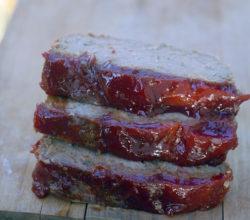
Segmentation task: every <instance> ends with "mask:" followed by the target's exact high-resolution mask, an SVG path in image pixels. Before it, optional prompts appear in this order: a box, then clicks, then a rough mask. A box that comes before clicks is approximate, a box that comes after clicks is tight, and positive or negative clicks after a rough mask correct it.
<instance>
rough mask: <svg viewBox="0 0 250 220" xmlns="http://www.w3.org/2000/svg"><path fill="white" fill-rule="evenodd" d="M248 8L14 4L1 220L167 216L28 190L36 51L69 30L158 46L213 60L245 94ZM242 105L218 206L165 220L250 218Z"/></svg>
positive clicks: (154, 219)
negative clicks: (229, 176)
mask: <svg viewBox="0 0 250 220" xmlns="http://www.w3.org/2000/svg"><path fill="white" fill-rule="evenodd" d="M249 11H250V1H249V0H237V1H236V0H209V1H208V0H185V1H184V0H162V1H160V0H158V1H157V0H155V1H150V0H147V1H143V0H126V1H124V0H120V1H118V0H117V1H108V0H81V1H80V0H75V1H70V0H43V1H34V0H23V1H22V0H20V1H19V5H18V7H17V10H16V12H15V13H14V17H13V19H12V21H11V22H10V25H9V27H8V31H7V34H6V36H5V38H4V40H3V42H2V44H1V45H0V176H1V178H0V192H1V196H0V210H1V211H0V217H1V219H21V218H25V219H58V218H57V217H52V216H66V217H68V218H78V219H84V218H85V219H88V220H96V219H132V220H133V219H146V220H161V219H168V217H165V216H160V215H151V214H148V213H145V212H138V211H132V210H123V209H116V208H106V209H105V208H100V207H97V206H95V205H90V204H88V205H85V204H73V203H69V202H65V201H60V200H57V199H56V198H53V197H48V198H46V199H44V200H39V199H37V198H36V197H35V196H34V195H33V194H32V193H31V191H30V187H31V172H32V169H33V167H34V163H35V159H34V158H33V155H31V154H30V153H29V150H30V146H31V144H33V143H34V142H35V141H36V140H37V139H38V137H39V136H40V135H39V134H36V133H35V132H34V130H33V128H32V116H33V112H34V109H35V105H36V103H38V102H40V101H41V100H43V99H44V97H45V95H44V93H43V92H42V90H41V89H40V87H39V86H38V83H39V80H40V75H41V68H42V63H43V60H42V57H41V52H42V51H44V50H46V49H48V48H49V45H50V44H51V42H52V41H53V40H54V39H56V38H58V37H60V36H62V35H65V34H68V33H75V32H80V33H88V32H93V33H101V34H109V35H113V36H116V37H122V38H131V39H137V40H141V41H145V42H153V43H159V42H165V43H168V44H173V45H176V46H178V47H182V48H187V49H196V50H199V51H202V52H206V53H209V54H213V55H217V56H218V57H220V58H221V59H222V61H223V62H224V63H226V64H228V65H229V66H230V67H231V69H232V70H233V72H234V74H235V78H236V82H237V86H238V87H239V88H240V89H241V90H242V91H243V92H247V91H248V92H250V89H249V88H248V87H249V86H248V85H249V84H250V43H249V36H250V17H249ZM249 107H250V104H249V103H246V104H244V105H243V106H242V108H241V111H240V112H239V116H238V121H239V129H238V134H239V148H238V149H237V150H235V151H233V152H230V155H229V159H228V161H229V162H230V164H231V166H232V168H233V171H234V182H233V186H232V188H231V192H230V193H229V194H228V196H227V197H226V200H225V202H224V204H223V205H221V206H219V207H217V208H215V209H213V210H210V211H206V212H194V213H191V214H185V215H179V216H177V217H174V218H171V219H174V220H190V219H194V220H196V219H197V220H198V219H203V220H208V219H213V220H217V219H218V220H221V219H227V220H234V219H238V220H246V219H249V216H250V188H249V185H250V173H249V155H250V148H249V144H250V131H249V129H248V124H250V111H249V110H248V109H250V108H249ZM4 211H5V212H4ZM6 211H9V212H6ZM13 212H16V213H13ZM29 213H35V214H29ZM49 216H50V217H49Z"/></svg>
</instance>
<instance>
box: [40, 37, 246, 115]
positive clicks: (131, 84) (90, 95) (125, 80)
mask: <svg viewBox="0 0 250 220" xmlns="http://www.w3.org/2000/svg"><path fill="white" fill-rule="evenodd" d="M99 41H100V42H99ZM113 41H114V42H115V43H114V45H112V44H111V43H112V38H95V37H88V38H87V39H86V38H85V37H81V36H69V37H68V38H64V39H62V40H58V41H57V42H56V43H55V45H54V46H53V47H52V49H51V50H49V51H48V52H46V53H44V58H45V63H44V68H43V73H42V81H41V84H40V85H41V87H42V89H43V90H44V91H45V92H46V93H47V94H48V95H52V96H62V97H68V98H72V99H74V100H77V101H81V102H88V103H92V104H98V105H105V106H111V107H115V108H118V109H121V110H125V111H127V112H132V113H136V114H140V115H148V116H153V115H157V114H160V113H164V112H171V111H172V112H173V111H175V112H182V113H184V114H187V115H189V116H193V117H200V116H206V115H211V114H215V115H222V116H224V115H235V114H236V113H237V111H238V107H239V105H240V104H241V103H242V102H243V101H246V100H248V99H249V98H250V96H249V95H240V94H239V93H238V91H237V90H236V88H235V86H234V84H233V83H232V82H231V78H230V76H229V75H230V74H229V73H228V72H227V69H226V68H223V67H222V66H221V65H220V64H218V62H217V61H214V60H213V58H211V57H207V56H204V55H201V54H198V53H197V54H196V53H188V52H186V53H184V52H181V51H179V50H176V49H173V48H172V47H166V48H165V47H163V48H160V49H158V50H157V49H155V50H153V49H152V47H149V46H146V47H145V50H142V51H140V47H138V46H137V47H136V46H135V45H137V44H136V43H128V44H126V41H122V40H121V41H119V40H113ZM105 42H106V43H105ZM108 42H109V43H108ZM98 43H102V44H103V46H102V47H101V46H100V45H99V46H96V45H98ZM121 44H124V45H126V48H128V47H129V46H131V47H132V46H134V48H131V50H133V51H134V52H135V53H136V50H137V53H136V55H133V53H132V52H133V51H132V52H130V53H129V52H126V50H125V49H124V48H123V46H121ZM105 46H107V47H108V48H109V47H111V48H113V50H109V49H107V48H105V49H104V47H105ZM141 46H142V45H141ZM78 47H80V49H78ZM124 47H125V46H124ZM72 48H73V49H72ZM164 48H165V49H164ZM113 51H115V52H113ZM124 51H125V52H124ZM139 51H140V52H139ZM146 52H147V55H148V57H146V54H145V53H146ZM150 54H153V56H155V57H156V58H157V57H159V59H160V60H161V68H160V67H159V65H156V64H155V68H154V62H151V63H150V64H149V58H150V56H152V55H150ZM165 54H168V55H165ZM125 55H126V57H125ZM123 56H124V57H123ZM130 56H131V57H134V59H132V58H131V57H130ZM165 56H166V57H165ZM164 57H165V62H164ZM178 57H179V58H178ZM142 58H143V59H144V60H147V59H148V62H144V61H143V59H142ZM168 58H169V63H168V62H166V60H168ZM176 59H177V60H176ZM133 60H134V62H133ZM182 62H186V63H185V65H184V64H183V63H182ZM188 62H189V65H190V66H188ZM204 62H209V63H206V65H205V64H204ZM133 64H134V65H133ZM179 65H180V66H179ZM183 65H184V67H183ZM209 65H211V66H210V68H208V66H209ZM156 67H157V68H156ZM163 67H164V68H163ZM161 70H162V71H161ZM165 71H173V72H165ZM190 71H191V72H190ZM195 71H200V72H195ZM197 73H199V74H198V75H201V76H202V77H199V76H198V75H197ZM215 73H217V75H221V77H217V75H216V74H215ZM206 74H207V77H205V76H206ZM213 79H217V80H218V81H214V80H213ZM209 80H212V81H209Z"/></svg>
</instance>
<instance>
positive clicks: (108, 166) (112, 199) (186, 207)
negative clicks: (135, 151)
mask: <svg viewBox="0 0 250 220" xmlns="http://www.w3.org/2000/svg"><path fill="white" fill-rule="evenodd" d="M33 153H34V154H35V155H36V157H37V159H38V163H37V165H36V168H35V170H34V172H33V180H34V181H33V188H32V190H33V192H34V193H35V194H36V195H37V196H38V197H40V198H42V197H45V196H46V195H48V194H49V193H52V194H55V195H57V196H59V197H63V198H66V199H70V200H73V201H83V202H90V203H93V202H94V203H100V204H104V205H109V206H118V207H123V208H132V209H138V210H144V211H148V212H152V213H159V214H167V215H172V214H174V213H182V212H189V211H193V210H204V209H208V208H211V207H214V206H216V205H218V204H219V203H220V202H221V201H222V199H223V198H224V196H225V194H226V192H227V191H228V189H229V183H230V181H231V180H232V171H231V169H230V168H229V166H228V165H227V164H225V163H223V164H221V165H219V166H217V167H211V166H208V165H204V166H197V167H179V166H176V165H173V164H171V163H168V162H157V161H154V162H144V163H142V162H134V161H128V160H125V159H121V158H117V157H116V156H111V155H108V154H98V153H97V152H95V151H91V150H89V149H86V148H81V147H79V146H77V145H74V144H69V143H66V142H63V141H60V140H58V139H55V138H52V137H44V138H42V139H41V140H40V141H39V142H38V143H37V144H36V145H34V147H33Z"/></svg>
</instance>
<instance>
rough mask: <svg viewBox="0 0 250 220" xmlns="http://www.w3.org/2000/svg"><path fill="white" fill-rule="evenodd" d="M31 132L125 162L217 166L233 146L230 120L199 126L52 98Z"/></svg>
mask: <svg viewBox="0 0 250 220" xmlns="http://www.w3.org/2000/svg"><path fill="white" fill-rule="evenodd" d="M34 127H35V129H36V130H37V131H39V132H41V133H44V134H48V135H53V136H56V137H60V138H62V139H64V140H67V141H70V142H73V143H79V144H80V146H82V147H89V148H92V149H95V150H99V151H101V152H109V153H112V154H115V155H117V156H119V157H123V158H126V159H130V160H136V161H149V160H155V159H158V160H165V161H169V162H173V163H175V164H178V165H182V166H191V165H200V164H206V163H207V164H210V165H217V164H219V163H221V162H222V161H224V159H225V157H226V154H227V152H228V150H230V149H234V148H235V147H236V146H237V135H236V123H235V122H234V121H233V119H223V120H215V121H214V120H210V121H207V120H206V121H205V120H203V121H202V120H196V119H194V118H190V117H187V116H185V115H182V114H180V113H165V114H162V115H158V116H155V117H152V118H148V117H143V116H137V115H135V114H131V113H126V112H124V111H120V110H116V109H113V108H108V107H103V106H95V105H91V104H86V103H78V102H74V101H71V100H68V99H62V98H58V97H49V98H48V99H47V101H46V102H44V103H41V104H39V105H37V108H36V111H35V116H34Z"/></svg>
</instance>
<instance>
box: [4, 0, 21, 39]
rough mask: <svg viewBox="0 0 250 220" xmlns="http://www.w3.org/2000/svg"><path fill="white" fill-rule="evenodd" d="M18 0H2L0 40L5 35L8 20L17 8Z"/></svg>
mask: <svg viewBox="0 0 250 220" xmlns="http://www.w3.org/2000/svg"><path fill="white" fill-rule="evenodd" d="M16 3H17V0H0V42H1V40H2V38H3V36H4V33H5V30H6V27H7V24H8V21H9V20H10V18H11V15H12V13H13V11H14V9H15V6H16Z"/></svg>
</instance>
